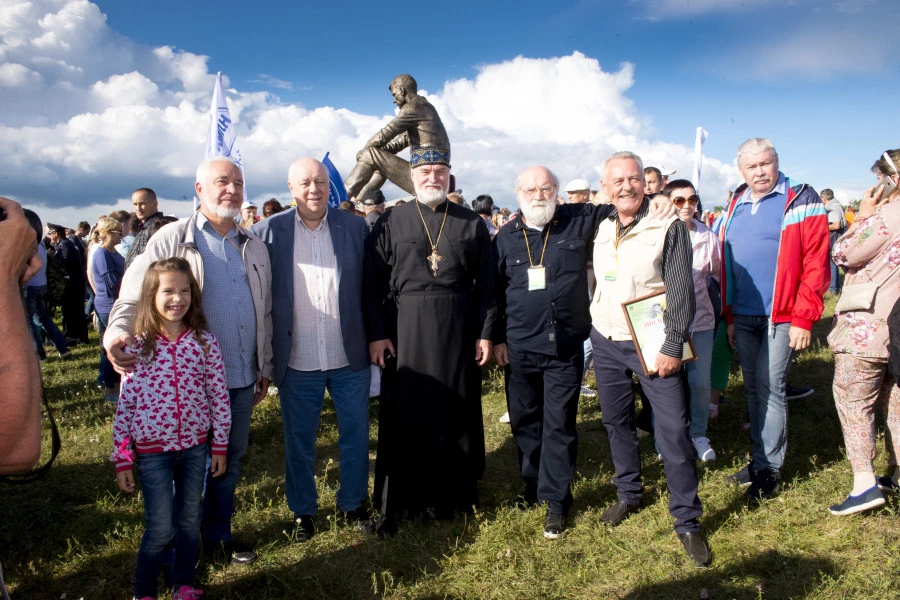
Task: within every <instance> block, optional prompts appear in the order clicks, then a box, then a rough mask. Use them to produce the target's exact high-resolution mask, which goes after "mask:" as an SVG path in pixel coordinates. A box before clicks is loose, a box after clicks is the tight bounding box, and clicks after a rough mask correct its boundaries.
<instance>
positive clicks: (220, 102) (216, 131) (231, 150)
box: [206, 71, 247, 202]
mask: <svg viewBox="0 0 900 600" xmlns="http://www.w3.org/2000/svg"><path fill="white" fill-rule="evenodd" d="M217 156H227V157H228V158H230V159H231V160H233V161H234V162H235V163H237V165H238V166H239V167H240V168H241V172H243V171H244V163H243V161H242V160H241V151H240V150H239V149H238V146H237V136H236V135H235V133H234V125H233V124H232V122H231V113H230V112H229V110H228V101H227V100H226V98H225V90H224V89H222V72H221V71H219V72H218V73H216V85H215V87H214V88H213V96H212V103H211V104H210V107H209V133H208V135H207V138H206V158H207V159H210V158H215V157H217ZM246 200H247V181H246V178H245V180H244V201H245V202H246Z"/></svg>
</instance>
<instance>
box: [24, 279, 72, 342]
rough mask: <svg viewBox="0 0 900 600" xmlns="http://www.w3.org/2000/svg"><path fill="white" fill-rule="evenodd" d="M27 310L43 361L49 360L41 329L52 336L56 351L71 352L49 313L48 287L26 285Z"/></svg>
mask: <svg viewBox="0 0 900 600" xmlns="http://www.w3.org/2000/svg"><path fill="white" fill-rule="evenodd" d="M25 310H26V311H27V313H28V323H29V324H30V325H31V335H33V336H34V343H35V346H37V353H38V356H40V357H41V359H44V358H47V353H46V352H45V351H44V340H43V338H42V337H41V328H42V327H43V328H44V331H46V332H47V335H48V336H50V340H51V341H52V342H53V345H54V346H56V351H57V352H59V353H60V354H65V353H66V352H68V351H69V345H68V344H67V343H66V338H65V336H64V335H63V334H62V332H61V331H60V330H59V327H57V326H56V323H54V322H53V318H52V317H50V315H49V314H48V313H47V286H46V285H26V286H25Z"/></svg>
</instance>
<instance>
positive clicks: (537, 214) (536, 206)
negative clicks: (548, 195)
mask: <svg viewBox="0 0 900 600" xmlns="http://www.w3.org/2000/svg"><path fill="white" fill-rule="evenodd" d="M519 209H521V211H522V216H523V217H525V222H526V223H527V224H529V225H531V226H532V227H543V226H544V225H546V224H547V223H549V222H550V219H552V218H553V213H555V212H556V201H555V200H549V201H548V200H544V199H543V198H540V199H538V200H532V201H531V202H530V203H524V202H519Z"/></svg>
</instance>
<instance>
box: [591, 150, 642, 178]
mask: <svg viewBox="0 0 900 600" xmlns="http://www.w3.org/2000/svg"><path fill="white" fill-rule="evenodd" d="M613 160H633V161H634V162H636V163H637V166H638V170H639V171H640V172H641V174H642V175H643V173H644V161H642V160H641V157H640V156H638V155H637V154H635V153H634V152H631V151H629V150H621V151H619V152H616V153H615V154H613V155H612V156H610V157H609V158H607V159H606V160H604V161H603V164H602V165H600V172H601V173H602V174H603V180H604V181H606V176H607V172H606V168H607V167H608V166H609V163H610V161H613Z"/></svg>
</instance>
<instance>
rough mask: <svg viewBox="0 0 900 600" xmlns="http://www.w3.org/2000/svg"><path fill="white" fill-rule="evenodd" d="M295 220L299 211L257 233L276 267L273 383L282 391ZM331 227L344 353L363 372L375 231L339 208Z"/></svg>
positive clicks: (267, 221)
mask: <svg viewBox="0 0 900 600" xmlns="http://www.w3.org/2000/svg"><path fill="white" fill-rule="evenodd" d="M295 218H296V209H290V210H286V211H284V212H282V213H279V214H277V215H274V216H272V217H269V218H268V219H265V220H262V221H260V222H259V223H257V224H256V225H254V226H253V228H252V230H251V231H253V233H255V234H256V235H257V236H259V239H261V240H262V241H263V243H264V244H265V245H266V248H267V249H268V250H269V260H270V261H271V263H272V367H273V370H272V380H273V381H274V382H275V385H276V386H279V387H280V386H281V382H282V380H283V379H284V374H285V373H286V372H287V366H288V362H289V361H290V360H291V346H292V343H291V335H292V330H293V327H294V308H293V307H294V269H295V268H294V264H293V258H294V219H295ZM328 226H329V229H330V231H331V242H332V246H333V247H334V255H335V258H336V262H337V282H338V309H339V310H340V314H341V337H343V340H344V352H345V353H346V354H347V360H348V361H350V368H351V369H353V370H354V371H359V370H361V369H367V368H369V345H368V340H367V339H366V329H365V325H364V323H363V299H362V276H363V257H364V252H365V241H366V236H367V235H368V234H369V228H368V227H367V226H366V222H365V221H364V220H363V219H361V218H360V217H357V216H354V215H351V214H349V213H346V212H344V211H341V210H338V209H336V208H329V209H328ZM309 343H313V341H312V340H310V342H309Z"/></svg>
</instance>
